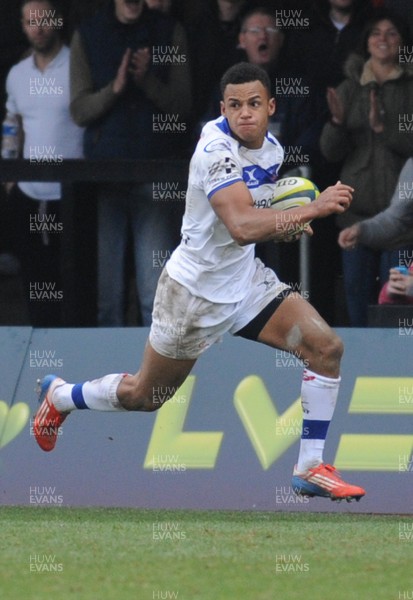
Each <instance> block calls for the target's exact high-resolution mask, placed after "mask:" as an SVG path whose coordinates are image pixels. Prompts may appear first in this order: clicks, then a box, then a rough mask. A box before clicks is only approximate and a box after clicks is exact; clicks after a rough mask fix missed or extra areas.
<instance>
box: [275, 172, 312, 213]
mask: <svg viewBox="0 0 413 600" xmlns="http://www.w3.org/2000/svg"><path fill="white" fill-rule="evenodd" d="M272 190H273V194H272V198H271V201H270V206H271V208H274V209H275V210H288V209H290V208H299V207H300V206H305V205H306V204H309V203H310V202H312V201H313V200H315V199H316V198H317V196H318V195H319V194H320V191H319V189H318V187H317V186H316V185H315V184H314V183H313V182H312V181H310V180H309V179H305V178H304V177H284V178H282V179H279V180H278V181H276V182H275V183H274V184H273V185H272Z"/></svg>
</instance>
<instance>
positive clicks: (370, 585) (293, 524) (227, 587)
mask: <svg viewBox="0 0 413 600" xmlns="http://www.w3.org/2000/svg"><path fill="white" fill-rule="evenodd" d="M0 518H1V535H0V598H1V599H2V600H49V598H53V600H66V599H76V600H115V599H119V600H146V599H148V600H154V599H156V600H158V599H161V600H165V599H167V598H168V599H172V598H176V599H177V600H290V599H291V600H293V599H295V598H297V599H298V598H299V599H300V600H302V599H303V598H316V599H324V598H331V599H333V600H341V599H342V600H352V599H357V600H381V599H383V600H384V599H386V600H391V599H393V598H395V599H396V598H409V597H413V574H412V573H413V571H412V558H413V539H412V537H413V535H412V529H413V521H412V519H411V517H410V518H409V517H403V516H371V515H354V514H337V513H335V514H314V513H313V514H305V513H267V512H265V513H263V512H227V511H223V512H213V511H208V512H199V511H159V510H156V511H155V510H138V509H137V510H134V509H104V508H102V509H99V508H98V509H95V508H93V509H92V508H90V509H74V508H67V507H64V508H63V507H61V508H44V507H2V508H0Z"/></svg>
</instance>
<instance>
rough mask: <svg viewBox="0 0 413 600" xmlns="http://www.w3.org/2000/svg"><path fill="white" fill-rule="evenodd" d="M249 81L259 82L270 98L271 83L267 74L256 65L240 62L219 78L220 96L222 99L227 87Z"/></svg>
mask: <svg viewBox="0 0 413 600" xmlns="http://www.w3.org/2000/svg"><path fill="white" fill-rule="evenodd" d="M250 81H260V82H261V83H262V85H263V86H264V87H265V89H266V90H267V92H268V95H269V96H271V81H270V78H269V76H268V73H267V72H266V71H264V69H262V68H261V67H258V66H257V65H252V64H251V63H247V62H240V63H237V64H235V65H233V66H232V67H230V68H229V69H228V70H227V71H225V73H224V74H223V76H222V78H221V95H222V97H224V92H225V88H226V87H227V85H239V84H241V83H249V82H250Z"/></svg>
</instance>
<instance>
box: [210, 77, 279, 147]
mask: <svg viewBox="0 0 413 600" xmlns="http://www.w3.org/2000/svg"><path fill="white" fill-rule="evenodd" d="M274 112H275V100H274V98H270V97H269V95H268V92H267V90H266V89H265V87H264V86H263V84H262V83H261V81H250V82H248V83H240V84H229V85H227V87H226V88H225V91H224V99H223V101H221V114H222V115H224V116H225V117H226V118H227V119H228V124H229V127H230V129H231V132H232V134H233V135H234V137H235V138H236V139H237V140H238V141H239V142H240V143H241V144H242V145H243V146H246V147H247V148H251V149H257V148H261V146H262V144H263V141H264V137H265V134H266V132H267V128H268V118H269V117H270V116H271V115H273V114H274Z"/></svg>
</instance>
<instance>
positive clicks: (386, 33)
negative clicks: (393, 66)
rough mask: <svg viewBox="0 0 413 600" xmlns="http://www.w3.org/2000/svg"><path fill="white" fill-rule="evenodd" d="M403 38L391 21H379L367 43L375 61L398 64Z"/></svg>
mask: <svg viewBox="0 0 413 600" xmlns="http://www.w3.org/2000/svg"><path fill="white" fill-rule="evenodd" d="M402 43H403V42H402V37H401V35H400V33H399V31H398V29H397V28H396V27H395V26H394V25H393V23H392V22H391V21H388V20H387V19H384V20H383V21H379V22H378V23H377V24H376V25H375V26H374V28H373V29H372V32H371V34H370V35H369V38H368V42H367V49H368V51H369V54H370V56H371V57H372V58H373V59H376V60H379V61H381V62H396V61H397V60H398V56H399V46H401V45H402Z"/></svg>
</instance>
